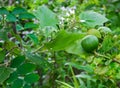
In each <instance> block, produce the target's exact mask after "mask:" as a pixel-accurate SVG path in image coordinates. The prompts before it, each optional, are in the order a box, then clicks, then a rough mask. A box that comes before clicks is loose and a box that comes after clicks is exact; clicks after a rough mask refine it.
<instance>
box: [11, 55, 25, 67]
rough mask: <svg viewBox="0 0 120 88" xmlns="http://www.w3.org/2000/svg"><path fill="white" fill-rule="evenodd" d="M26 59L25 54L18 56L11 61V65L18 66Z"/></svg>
mask: <svg viewBox="0 0 120 88" xmlns="http://www.w3.org/2000/svg"><path fill="white" fill-rule="evenodd" d="M24 61H25V56H17V57H16V58H14V59H13V60H12V61H11V67H13V68H17V67H19V66H20V65H21V64H22V63H23V62H24Z"/></svg>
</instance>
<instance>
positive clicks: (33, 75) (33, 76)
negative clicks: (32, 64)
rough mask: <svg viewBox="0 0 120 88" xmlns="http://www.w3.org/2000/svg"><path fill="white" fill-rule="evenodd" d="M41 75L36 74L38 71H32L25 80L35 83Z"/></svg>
mask: <svg viewBox="0 0 120 88" xmlns="http://www.w3.org/2000/svg"><path fill="white" fill-rule="evenodd" d="M39 78H40V77H39V75H38V74H36V73H31V74H28V75H26V76H25V78H24V80H25V81H26V82H27V83H31V84H32V83H35V82H37V81H38V80H39Z"/></svg>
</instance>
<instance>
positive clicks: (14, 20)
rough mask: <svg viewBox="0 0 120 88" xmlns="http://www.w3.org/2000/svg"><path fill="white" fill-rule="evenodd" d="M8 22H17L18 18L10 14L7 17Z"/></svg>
mask: <svg viewBox="0 0 120 88" xmlns="http://www.w3.org/2000/svg"><path fill="white" fill-rule="evenodd" d="M7 21H8V22H16V21H17V19H16V17H15V15H14V14H11V13H9V14H8V15H7Z"/></svg>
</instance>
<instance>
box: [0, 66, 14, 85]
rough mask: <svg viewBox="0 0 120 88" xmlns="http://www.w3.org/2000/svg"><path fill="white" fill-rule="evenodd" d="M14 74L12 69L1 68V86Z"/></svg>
mask: <svg viewBox="0 0 120 88" xmlns="http://www.w3.org/2000/svg"><path fill="white" fill-rule="evenodd" d="M12 72H13V69H12V68H9V67H0V84H2V83H3V82H4V81H5V80H6V79H7V78H9V76H10V74H11V73H12Z"/></svg>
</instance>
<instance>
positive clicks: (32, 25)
mask: <svg viewBox="0 0 120 88" xmlns="http://www.w3.org/2000/svg"><path fill="white" fill-rule="evenodd" d="M24 28H25V29H28V28H38V25H37V24H34V23H33V22H27V23H25V25H24Z"/></svg>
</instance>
